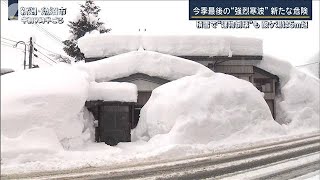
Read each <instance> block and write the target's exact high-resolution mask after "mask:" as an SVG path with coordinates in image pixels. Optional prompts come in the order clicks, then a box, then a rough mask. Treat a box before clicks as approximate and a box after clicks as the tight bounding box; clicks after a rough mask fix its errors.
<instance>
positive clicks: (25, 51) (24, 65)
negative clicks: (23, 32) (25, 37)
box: [13, 41, 27, 69]
mask: <svg viewBox="0 0 320 180" xmlns="http://www.w3.org/2000/svg"><path fill="white" fill-rule="evenodd" d="M20 43H21V44H23V45H24V59H23V69H26V66H27V61H26V57H27V45H26V43H25V42H24V41H19V42H17V43H16V44H15V45H14V46H13V47H15V48H16V47H17V46H18V44H20Z"/></svg>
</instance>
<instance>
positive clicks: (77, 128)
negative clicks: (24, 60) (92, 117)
mask: <svg viewBox="0 0 320 180" xmlns="http://www.w3.org/2000/svg"><path fill="white" fill-rule="evenodd" d="M87 77H88V76H87V74H86V73H85V72H81V71H79V70H77V69H76V68H73V67H71V66H67V65H57V66H56V67H54V68H39V69H31V70H26V71H19V72H13V73H10V74H7V75H5V76H1V85H2V88H1V138H2V141H1V144H2V146H1V155H2V157H3V158H5V157H7V155H9V154H12V153H13V152H16V153H17V155H18V154H21V153H27V152H29V151H31V150H34V151H36V149H39V150H46V151H50V152H51V151H55V150H61V149H62V144H61V143H60V142H63V141H65V140H66V139H71V138H77V137H80V136H82V135H83V133H84V132H85V130H86V127H85V126H84V123H83V122H81V121H80V120H79V117H78V116H77V114H78V113H80V111H81V110H82V109H83V105H84V103H85V101H86V99H87V94H88V79H87ZM29 143H30V144H29ZM28 144H29V145H28ZM48 147H50V148H49V149H48ZM30 149H31V150H30ZM12 150H14V151H12Z"/></svg>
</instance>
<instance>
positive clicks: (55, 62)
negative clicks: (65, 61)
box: [37, 50, 57, 63]
mask: <svg viewBox="0 0 320 180" xmlns="http://www.w3.org/2000/svg"><path fill="white" fill-rule="evenodd" d="M37 52H39V53H40V54H42V55H43V56H45V57H46V58H48V59H50V60H51V61H52V62H54V63H57V62H56V61H54V60H53V59H51V58H49V57H48V56H47V55H45V54H44V53H43V52H41V51H39V50H37Z"/></svg>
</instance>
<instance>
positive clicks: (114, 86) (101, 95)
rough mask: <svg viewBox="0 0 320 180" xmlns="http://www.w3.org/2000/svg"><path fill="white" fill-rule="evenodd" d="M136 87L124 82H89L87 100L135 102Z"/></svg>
mask: <svg viewBox="0 0 320 180" xmlns="http://www.w3.org/2000/svg"><path fill="white" fill-rule="evenodd" d="M137 96H138V92H137V86H136V85H135V84H132V83H126V82H101V83H96V82H91V83H90V86H89V97H88V100H89V101H90V100H104V101H120V102H137Z"/></svg>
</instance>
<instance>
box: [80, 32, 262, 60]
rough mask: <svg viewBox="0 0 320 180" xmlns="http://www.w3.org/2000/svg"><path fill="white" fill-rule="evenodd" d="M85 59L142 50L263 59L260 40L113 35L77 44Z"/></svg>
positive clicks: (91, 37)
mask: <svg viewBox="0 0 320 180" xmlns="http://www.w3.org/2000/svg"><path fill="white" fill-rule="evenodd" d="M78 46H79V48H80V49H81V52H82V53H84V55H85V57H87V58H97V57H110V56H114V55H118V54H121V53H126V52H130V51H137V50H138V49H144V50H147V51H155V52H159V53H164V54H170V55H175V56H232V55H256V56H262V55H263V48H262V40H260V39H255V38H236V37H231V36H225V37H222V36H199V35H196V36H192V35H183V36H182V35H181V36H177V35H166V36H164V35H158V36H155V35H140V36H138V35H131V36H130V35H112V34H99V33H95V32H92V33H88V34H86V35H85V36H84V37H82V38H80V39H79V40H78Z"/></svg>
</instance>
